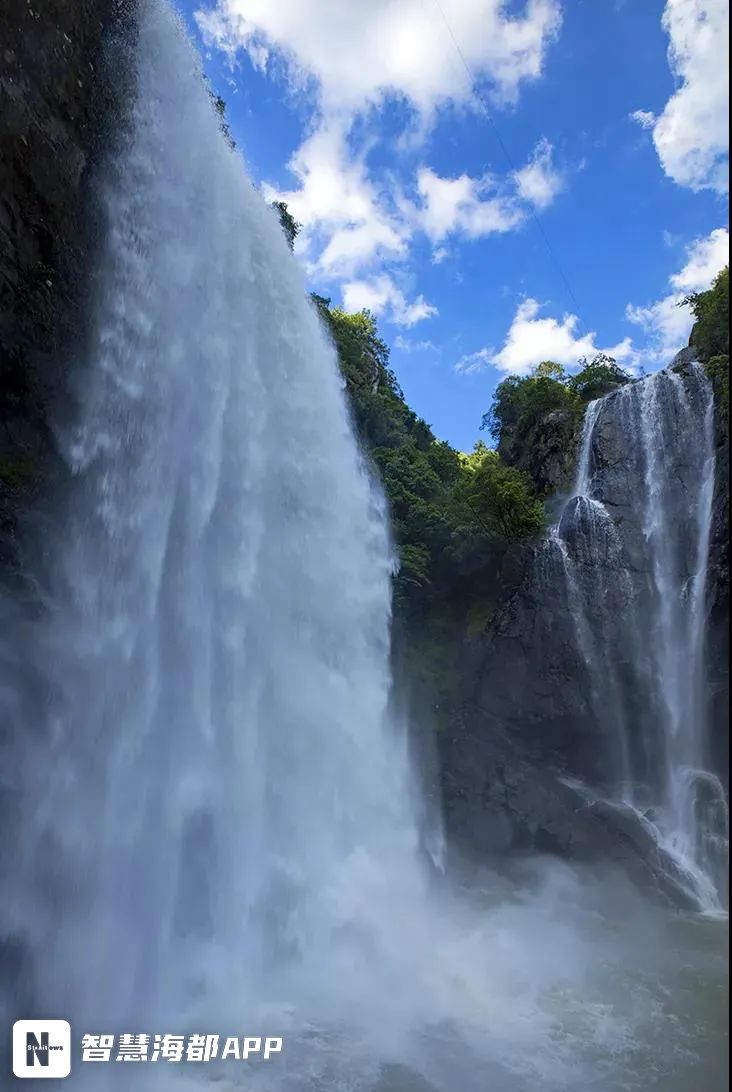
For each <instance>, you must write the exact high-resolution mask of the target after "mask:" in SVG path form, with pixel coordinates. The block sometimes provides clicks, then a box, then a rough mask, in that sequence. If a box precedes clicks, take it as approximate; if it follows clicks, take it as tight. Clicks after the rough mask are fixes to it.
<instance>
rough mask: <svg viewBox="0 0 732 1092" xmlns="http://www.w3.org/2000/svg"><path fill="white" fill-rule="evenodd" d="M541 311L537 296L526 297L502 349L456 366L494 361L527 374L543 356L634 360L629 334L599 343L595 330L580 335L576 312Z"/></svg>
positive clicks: (570, 362) (565, 360) (569, 361)
mask: <svg viewBox="0 0 732 1092" xmlns="http://www.w3.org/2000/svg"><path fill="white" fill-rule="evenodd" d="M540 311H541V304H540V303H539V302H538V300H535V299H531V298H528V299H525V300H523V301H522V302H521V303H520V304H519V306H518V308H517V310H516V314H515V315H514V318H513V322H512V323H511V327H510V329H509V331H508V334H507V335H506V340H505V342H504V344H503V348H502V349H501V350H500V352H495V350H493V349H481V350H479V351H478V352H477V353H471V354H470V355H469V356H467V357H463V358H462V359H461V360H459V361H458V362H457V364H456V365H455V370H456V371H458V372H461V373H462V374H469V373H471V372H475V371H479V370H482V369H483V368H485V367H487V365H489V364H492V365H493V366H494V367H496V368H498V369H499V371H502V372H507V373H508V374H509V375H527V374H528V373H529V372H530V371H531V370H532V368H535V367H536V365H537V364H540V363H541V361H542V360H555V361H556V362H557V363H558V364H563V365H564V366H565V367H569V368H571V367H575V366H576V365H577V362H578V361H579V359H580V357H588V358H591V357H593V356H595V355H596V354H597V353H607V354H608V355H609V356H613V357H615V359H616V360H618V361H620V363H623V364H625V365H626V366H632V365H633V364H634V362H635V359H636V354H635V351H634V349H633V346H632V344H631V341H630V338H625V339H624V340H623V341H621V342H619V343H618V344H617V345H613V346H608V347H603V346H599V345H598V344H597V335H596V334H595V333H593V332H590V333H587V334H582V335H578V333H577V326H578V323H579V319H578V318H577V316H576V315H564V316H563V318H562V319H556V318H552V317H550V316H546V317H543V316H541V315H540Z"/></svg>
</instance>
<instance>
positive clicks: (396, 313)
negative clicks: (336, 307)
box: [343, 273, 437, 326]
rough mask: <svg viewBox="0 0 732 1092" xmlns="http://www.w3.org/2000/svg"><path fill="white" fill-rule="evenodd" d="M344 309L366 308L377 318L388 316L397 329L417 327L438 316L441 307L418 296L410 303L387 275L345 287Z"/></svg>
mask: <svg viewBox="0 0 732 1092" xmlns="http://www.w3.org/2000/svg"><path fill="white" fill-rule="evenodd" d="M343 306H344V308H345V309H346V310H347V311H361V310H363V309H364V308H366V309H367V310H369V311H372V312H373V313H374V314H375V315H384V316H385V317H386V318H388V319H389V321H390V322H393V323H394V324H395V325H397V326H414V325H416V323H418V322H421V321H422V319H426V318H430V317H431V316H432V315H436V314H437V308H436V307H434V306H433V305H432V304H431V303H428V302H427V300H426V299H425V298H424V296H421V295H420V296H417V297H416V299H414V300H412V302H411V303H410V302H409V301H408V300H407V299H406V297H405V296H404V293H403V292H402V290H401V289H400V288H399V287H398V286H397V285H396V284H395V283H394V281H393V279H392V278H391V277H389V276H388V275H387V274H386V273H382V274H380V275H379V276H377V277H373V278H371V279H370V280H356V281H348V282H347V283H346V284H344V286H343Z"/></svg>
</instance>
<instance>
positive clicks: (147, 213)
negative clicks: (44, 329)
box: [2, 0, 717, 1092]
mask: <svg viewBox="0 0 732 1092" xmlns="http://www.w3.org/2000/svg"><path fill="white" fill-rule="evenodd" d="M137 21H138V27H137V30H138V40H137V41H136V45H135V70H134V76H135V93H134V95H133V96H132V101H131V104H130V117H129V121H128V124H126V125H125V126H124V127H123V130H122V132H121V133H120V135H119V148H118V150H117V151H116V153H115V155H114V158H113V161H112V162H111V164H110V165H109V168H108V170H107V171H106V173H105V174H104V177H103V178H102V180H101V181H100V183H99V186H100V190H101V194H100V196H101V200H102V203H103V206H104V212H105V220H106V229H105V232H104V239H103V245H102V247H101V250H100V254H99V258H98V264H97V269H96V272H95V291H94V294H93V295H94V302H93V322H92V330H91V334H90V346H89V349H88V352H87V354H86V359H85V361H84V362H83V367H81V368H80V372H79V376H80V383H79V402H80V415H79V423H78V426H77V427H76V428H75V429H73V430H71V431H69V432H66V433H65V434H64V436H63V443H64V447H65V451H66V454H67V457H68V459H69V462H70V464H71V466H72V467H73V470H74V475H75V477H74V483H73V487H72V489H71V493H70V496H69V498H68V509H67V510H66V511H65V512H64V517H63V518H64V525H63V533H58V534H57V536H56V544H55V547H54V551H53V554H52V557H51V563H50V568H51V572H52V576H51V579H50V586H49V589H48V593H47V601H46V608H47V610H46V614H45V616H44V619H43V621H42V624H41V625H40V632H42V637H40V638H37V640H39V641H41V650H40V652H41V657H42V660H43V666H44V671H45V677H46V684H45V692H44V693H45V696H46V697H45V708H46V709H47V723H46V724H45V725H44V729H45V730H44V731H40V730H38V729H37V728H36V730H34V731H27V732H25V734H24V735H23V738H22V751H21V754H22V760H21V763H20V768H19V771H18V777H17V786H16V787H17V790H18V795H19V798H20V799H21V807H22V821H21V823H20V824H19V831H20V834H19V842H18V846H17V854H16V858H17V868H16V874H15V876H14V880H13V883H12V885H11V886H10V887H9V889H8V891H7V898H6V905H5V907H4V911H3V920H2V934H3V935H5V936H7V935H12V936H15V937H19V938H21V940H22V944H23V945H24V947H25V949H26V950H27V951H29V952H30V956H31V960H32V967H33V975H32V981H33V992H34V996H35V1001H34V1011H36V1012H38V1013H43V1014H45V1015H52V1016H55V1017H63V1018H68V1019H70V1020H71V1021H72V1023H73V1025H74V1028H75V1030H78V1031H79V1032H80V1033H81V1032H82V1031H89V1032H100V1031H117V1032H121V1031H127V1032H130V1031H131V1032H139V1031H144V1030H147V1031H159V1032H166V1031H167V1032H183V1031H186V1030H188V1031H196V1032H206V1031H216V1032H220V1033H221V1034H239V1035H241V1034H244V1033H246V1034H259V1033H263V1034H269V1035H276V1034H283V1035H284V1036H285V1038H286V1048H285V1051H284V1052H283V1055H282V1057H281V1058H280V1059H279V1060H277V1061H272V1062H270V1063H267V1064H266V1065H262V1067H260V1069H259V1070H256V1071H255V1070H250V1069H249V1068H248V1067H247V1069H246V1073H244V1071H243V1070H242V1071H241V1072H242V1074H243V1075H242V1076H236V1075H235V1074H232V1070H231V1069H230V1068H227V1066H226V1065H224V1066H222V1069H221V1070H215V1069H214V1068H212V1069H211V1070H210V1071H209V1070H207V1071H206V1074H203V1073H202V1071H201V1070H200V1069H196V1072H195V1073H193V1074H192V1073H191V1070H192V1069H193V1068H195V1067H191V1066H188V1067H186V1066H183V1067H180V1069H179V1070H178V1071H177V1072H176V1073H175V1074H174V1075H173V1077H172V1078H171V1076H170V1070H169V1069H168V1068H166V1067H163V1068H162V1069H161V1068H160V1067H157V1068H156V1067H152V1066H149V1067H147V1068H146V1069H145V1070H144V1072H139V1071H136V1072H135V1077H134V1080H135V1088H142V1087H143V1086H144V1083H145V1082H146V1081H153V1080H154V1081H161V1082H167V1081H168V1080H170V1081H171V1083H172V1085H173V1087H175V1088H177V1087H180V1085H181V1082H183V1083H184V1084H185V1083H186V1082H187V1081H188V1080H191V1081H193V1082H194V1084H195V1085H196V1086H197V1087H200V1086H201V1084H207V1074H208V1073H209V1072H211V1073H212V1074H213V1075H214V1076H215V1078H216V1080H217V1082H223V1083H217V1084H216V1087H240V1086H241V1085H242V1084H245V1085H246V1087H255V1088H260V1089H264V1088H266V1089H272V1090H276V1092H316V1090H319V1092H322V1090H328V1092H331V1090H332V1092H452V1090H454V1089H456V1088H460V1089H461V1090H462V1092H485V1089H486V1088H487V1087H490V1088H491V1089H492V1090H494V1092H529V1090H532V1089H535V1088H536V1087H539V1086H541V1087H542V1088H546V1089H548V1090H549V1092H560V1090H561V1092H567V1090H570V1089H578V1090H579V1089H582V1090H583V1092H587V1090H592V1089H597V1090H602V1092H609V1090H614V1089H618V1090H619V1089H621V1088H622V1089H629V1088H630V1089H638V1090H640V1089H644V1092H647V1090H649V1089H653V1088H656V1089H658V1090H659V1092H660V1090H661V1089H663V1092H669V1089H672V1088H678V1089H679V1092H680V1090H681V1088H685V1087H687V1085H686V1084H684V1083H681V1084H677V1085H674V1084H673V1083H672V1082H673V1081H675V1080H676V1076H677V1074H678V1075H679V1079H680V1080H681V1081H682V1082H684V1081H686V1079H687V1077H688V1074H689V1072H694V1073H699V1072H702V1075H703V1072H706V1071H705V1070H703V1067H702V1070H700V1069H699V1068H698V1066H697V1065H696V1063H697V1061H698V1051H700V1050H701V1051H704V1050H705V1049H706V1044H705V1043H701V1044H700V1043H697V1042H696V1040H694V1039H693V1036H694V1035H695V1034H696V1031H695V1030H693V1029H695V1026H696V1025H695V1024H694V1021H693V1020H692V1019H689V1020H687V1024H688V1026H689V1027H690V1028H692V1032H690V1035H691V1040H690V1042H689V1045H688V1051H689V1057H690V1058H691V1062H688V1063H684V1065H685V1066H686V1068H685V1067H684V1065H681V1064H680V1063H679V1060H678V1058H675V1057H671V1056H670V1055H669V1058H668V1064H667V1059H666V1054H665V1047H664V1046H661V1047H659V1046H658V1045H657V1043H656V1038H657V1037H658V1036H659V1035H660V1036H661V1037H663V1036H664V1035H665V1036H666V1038H665V1039H663V1042H664V1043H665V1042H666V1041H670V1040H669V1038H668V1035H667V1033H666V1032H665V1031H664V1030H663V1029H665V1028H667V1027H670V1028H671V1029H672V1034H673V1037H674V1041H678V1039H679V1032H678V1013H679V1012H680V1011H682V1010H683V1009H684V1006H686V1007H687V1008H690V1009H691V1010H694V1006H695V1005H696V1004H697V1000H696V997H695V1000H694V1004H693V1005H689V1003H687V1000H686V994H682V995H681V996H682V1000H681V1001H680V1002H679V1005H677V1006H676V1008H675V1009H674V1007H673V1005H671V1006H670V1007H669V1002H668V1000H667V998H666V997H665V996H664V995H663V992H660V993H659V992H658V983H659V982H661V981H668V979H667V978H666V979H664V977H663V975H664V973H666V971H668V973H672V974H676V973H677V968H676V965H675V963H673V961H672V964H671V967H672V969H671V970H669V968H667V967H665V965H664V961H663V951H662V947H661V946H660V944H659V940H658V938H659V935H660V933H661V932H662V930H663V928H664V927H665V926H663V925H659V924H658V923H655V922H654V921H653V920H651V918H650V917H649V914H650V913H651V911H649V910H648V908H647V907H646V906H645V904H644V903H642V902H641V901H640V900H639V899H638V897H637V896H636V895H634V894H632V892H631V891H630V890H629V889H626V888H625V887H624V886H623V884H622V882H621V881H620V880H619V879H618V878H617V877H615V878H613V880H612V883H609V885H608V884H605V885H603V882H601V879H600V878H598V877H597V876H595V877H593V879H592V884H591V885H590V884H587V883H585V882H584V880H583V878H582V877H580V876H579V875H578V874H577V873H575V872H574V871H572V870H571V869H569V868H568V867H566V866H560V865H558V864H556V863H553V864H552V863H548V862H541V861H538V862H533V863H526V865H525V866H524V870H523V872H521V874H520V876H519V878H518V883H514V882H513V881H512V882H509V881H508V880H506V879H500V878H499V877H498V876H496V875H490V876H488V877H487V878H485V879H484V880H483V881H482V882H480V883H477V882H473V883H472V884H471V886H470V890H469V892H465V893H456V892H455V891H454V890H449V889H448V887H447V883H446V881H445V880H444V879H443V878H442V877H440V876H439V875H438V874H437V873H435V872H434V870H431V869H429V868H428V867H427V865H426V863H425V859H424V856H423V854H422V853H421V851H420V833H421V832H420V830H419V824H418V820H417V816H418V815H419V812H420V809H419V806H418V803H417V799H416V796H417V794H416V791H415V787H414V785H413V783H412V775H411V772H410V765H409V761H408V748H407V745H406V740H405V738H404V734H403V733H401V732H400V731H399V729H398V725H396V724H395V723H394V718H393V717H392V716H391V715H390V712H389V710H390V677H389V621H390V618H389V611H390V601H389V592H390V573H391V568H392V554H391V549H390V545H389V541H388V534H387V531H386V520H385V513H384V504H383V500H382V497H381V494H380V493H379V491H378V489H377V488H375V486H374V484H373V482H372V481H371V480H370V479H369V475H368V474H367V472H366V470H365V468H364V464H363V461H362V459H361V458H360V455H359V452H358V450H357V447H356V444H355V442H354V439H353V435H352V431H351V427H350V423H349V420H348V414H347V411H346V406H345V401H344V395H343V391H342V384H341V382H340V380H339V378H338V369H337V363H336V359H335V356H334V353H333V350H332V348H331V347H330V346H329V345H328V343H327V341H326V338H325V337H324V334H323V332H322V330H321V328H320V325H319V321H318V318H317V316H316V314H315V312H314V310H313V308H312V307H311V306H310V305H309V303H308V301H307V297H306V293H305V290H304V286H303V284H302V280H301V275H300V273H299V271H298V268H297V264H296V262H295V261H294V259H293V258H292V257H291V255H290V254H289V252H288V249H287V246H286V243H285V240H284V238H283V235H282V232H281V230H280V228H279V225H278V223H277V222H276V219H275V217H274V216H273V214H272V213H271V211H270V210H268V209H267V208H266V207H265V206H264V204H263V202H262V201H261V199H260V197H259V196H258V195H257V194H256V193H255V191H254V190H253V188H252V187H251V185H250V184H249V183H248V182H247V181H246V179H245V177H244V175H243V171H242V166H241V162H240V160H239V158H238V156H237V155H236V153H235V152H234V151H232V150H231V149H230V148H228V147H227V145H226V143H225V141H224V140H223V139H222V136H221V133H220V130H219V128H218V121H217V118H216V115H215V112H214V110H213V107H212V105H211V103H210V101H209V97H208V95H207V93H206V90H205V87H204V84H203V81H202V76H201V71H200V66H199V61H198V58H197V56H196V53H195V51H194V49H193V48H192V46H191V44H190V43H189V41H188V40H187V38H186V36H185V34H184V33H183V31H182V29H181V27H180V26H179V24H178V23H177V21H176V19H175V17H174V15H173V13H172V12H171V10H170V9H169V7H168V6H167V4H166V3H164V2H163V0H140V4H139V9H138V16H137ZM600 907H602V912H600V910H599V908H600ZM609 907H614V910H613V913H614V914H615V915H616V920H618V921H622V922H623V926H624V929H626V930H628V929H630V932H627V933H626V932H623V934H622V944H621V946H620V948H619V941H618V933H617V929H616V927H615V926H614V925H612V924H609V923H608V920H607V919H606V916H605V915H606V914H607V913H608V908H609ZM693 944H697V940H696V939H695V940H694V941H693ZM620 951H622V955H621V954H619V953H620ZM626 964H627V966H628V967H629V968H631V969H632V970H631V971H629V972H628V973H627V974H626V972H625V971H624V970H622V969H621V968H624V967H625V965H626ZM664 988H665V987H664ZM674 988H675V987H674ZM13 1015H14V1016H17V1015H18V1014H17V1013H14V1014H13ZM21 1015H24V1016H27V1015H28V1012H27V1011H26V1012H24V1013H22V1014H21ZM682 1038H683V1036H682ZM716 1065H717V1062H716V1061H714V1062H713V1063H712V1067H713V1068H714V1066H716ZM235 1068H236V1067H235ZM88 1070H89V1067H82V1070H81V1071H80V1072H75V1073H74V1075H73V1078H72V1085H73V1083H74V1082H76V1086H77V1087H78V1086H79V1085H80V1084H81V1083H83V1082H84V1081H85V1080H86V1082H87V1086H88V1087H89V1088H91V1089H94V1090H95V1092H96V1090H97V1089H99V1088H100V1087H102V1085H103V1083H105V1082H107V1081H109V1082H110V1084H112V1085H114V1086H115V1087H120V1088H125V1089H127V1088H129V1087H130V1086H129V1083H128V1082H129V1076H128V1072H127V1067H125V1066H122V1065H116V1066H115V1065H111V1066H109V1067H101V1068H95V1067H93V1066H92V1067H91V1070H92V1072H89V1071H88ZM714 1071H715V1072H716V1070H714ZM649 1074H653V1076H652V1077H651V1076H649ZM667 1078H670V1079H669V1080H667ZM654 1082H655V1083H654ZM659 1082H660V1083H659Z"/></svg>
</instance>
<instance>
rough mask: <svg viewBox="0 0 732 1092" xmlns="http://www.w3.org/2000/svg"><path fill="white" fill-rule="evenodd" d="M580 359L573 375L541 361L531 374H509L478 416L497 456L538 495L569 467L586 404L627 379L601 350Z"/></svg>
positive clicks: (561, 478) (559, 480)
mask: <svg viewBox="0 0 732 1092" xmlns="http://www.w3.org/2000/svg"><path fill="white" fill-rule="evenodd" d="M579 363H580V370H579V371H578V372H577V373H576V374H574V375H567V373H566V372H565V370H564V368H563V367H562V365H561V364H557V363H556V362H555V361H553V360H544V361H542V363H541V364H539V365H537V367H536V368H535V369H534V371H533V372H532V373H531V375H527V376H509V377H508V378H507V379H504V380H503V382H502V383H499V384H498V387H497V388H496V391H495V394H494V396H493V404H492V406H491V408H490V410H489V411H488V413H486V414H484V416H483V423H482V426H481V427H482V428H484V429H487V430H488V431H489V432H490V434H491V436H492V437H493V439H494V440H495V441H496V444H497V450H498V453H499V455H500V456H501V458H502V459H503V460H504V462H505V463H507V464H508V465H509V466H511V467H516V468H517V469H520V470H523V471H525V472H526V473H527V474H528V475H529V478H530V479H531V481H532V482H533V485H534V488H535V489H536V491H537V493H538V495H539V496H546V495H547V494H548V493H550V492H552V491H553V490H554V489H557V488H559V487H560V486H561V485H562V484H563V482H564V479H565V478H566V475H567V473H568V472H569V470H570V469H571V467H572V465H573V462H574V457H575V450H576V444H577V439H578V433H579V426H580V422H581V421H582V417H583V415H584V410H585V407H586V405H587V403H588V402H591V401H592V400H593V399H595V398H601V397H602V396H603V395H604V394H609V393H610V391H612V390H614V389H615V388H616V387H619V386H622V385H623V384H624V383H628V382H629V381H630V376H629V375H628V373H627V372H625V371H623V369H622V368H620V367H619V366H618V364H617V363H616V361H615V360H614V359H613V358H612V357H610V356H606V355H605V354H604V353H599V354H598V355H597V356H595V357H593V359H592V360H589V361H588V360H586V359H582V360H580V361H579Z"/></svg>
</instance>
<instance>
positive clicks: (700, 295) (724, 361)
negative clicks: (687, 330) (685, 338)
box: [681, 266, 729, 419]
mask: <svg viewBox="0 0 732 1092" xmlns="http://www.w3.org/2000/svg"><path fill="white" fill-rule="evenodd" d="M681 305H682V306H688V307H691V310H692V313H693V315H694V318H695V320H696V321H695V322H694V326H693V329H692V331H691V337H690V339H689V344H690V345H691V346H693V348H694V349H696V351H697V353H698V355H699V358H700V360H701V361H702V363H703V364H704V369H705V371H706V373H707V375H708V376H709V378H710V380H711V381H712V386H713V387H714V393H715V397H716V399H717V405H718V406H719V408H720V410H721V414H722V417H723V419H728V418H729V266H725V267H724V269H722V270H720V271H719V273H718V274H717V276H716V277H715V278H714V280H713V281H712V285H711V287H710V288H709V289H707V291H706V292H695V293H694V294H693V295H691V296H687V297H686V298H685V299H683V300H682V301H681Z"/></svg>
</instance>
